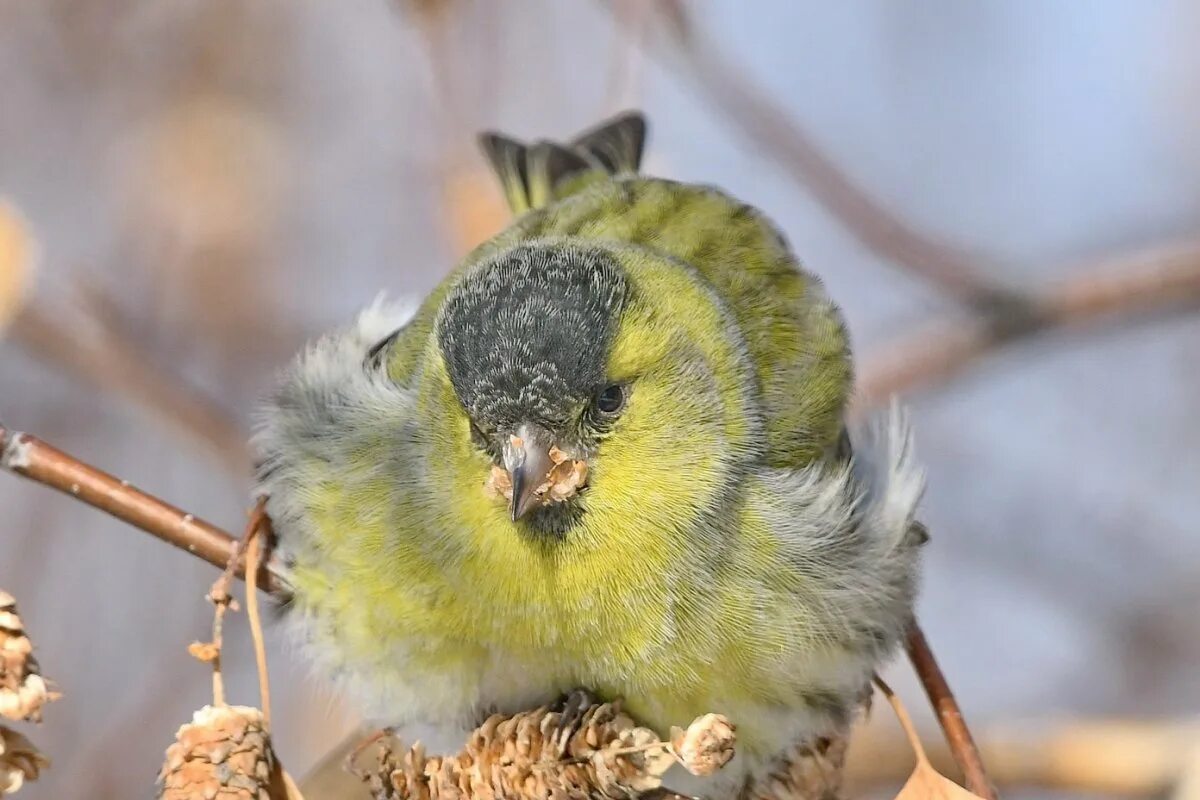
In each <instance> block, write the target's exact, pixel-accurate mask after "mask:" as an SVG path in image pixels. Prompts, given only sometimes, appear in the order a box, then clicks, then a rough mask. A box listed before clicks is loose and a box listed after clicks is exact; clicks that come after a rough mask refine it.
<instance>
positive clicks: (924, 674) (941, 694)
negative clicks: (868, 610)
mask: <svg viewBox="0 0 1200 800" xmlns="http://www.w3.org/2000/svg"><path fill="white" fill-rule="evenodd" d="M904 647H905V651H906V652H907V653H908V659H909V661H911V662H912V665H913V670H914V671H915V672H916V673H917V677H918V678H919V679H920V680H921V685H922V686H924V687H925V694H927V695H928V696H929V703H930V705H932V706H933V711H934V713H935V714H936V715H937V720H938V724H939V725H941V726H942V733H944V734H945V736H946V743H947V744H948V745H949V746H950V753H951V754H952V755H953V756H954V763H956V764H958V768H959V769H961V770H962V773H963V778H964V779H965V780H966V783H967V788H968V789H970V790H971V791H972V792H974V793H975V794H977V795H979V796H980V797H982V798H983V799H984V800H996V787H994V786H993V785H992V782H991V781H990V780H989V779H988V776H987V771H986V770H985V769H984V767H983V758H982V757H981V756H980V755H979V748H978V747H976V745H975V740H974V739H973V738H971V731H970V729H969V728H968V727H967V721H966V720H965V719H964V718H963V714H962V710H961V709H960V708H959V707H958V701H957V700H955V699H954V693H953V692H952V691H950V684H948V683H947V682H946V676H945V675H943V674H942V670H941V668H940V667H939V666H938V663H937V659H935V658H934V657H933V651H932V650H931V649H930V648H929V642H928V640H926V638H925V634H924V632H923V631H922V630H921V627H920V626H919V625H917V623H916V621H914V622H913V624H912V626H911V627H910V628H909V630H908V638H907V639H906V640H905V643H904Z"/></svg>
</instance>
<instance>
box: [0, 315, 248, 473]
mask: <svg viewBox="0 0 1200 800" xmlns="http://www.w3.org/2000/svg"><path fill="white" fill-rule="evenodd" d="M61 319H77V317H76V315H73V314H60V313H54V312H50V311H44V310H43V309H41V308H40V307H39V306H38V305H37V303H36V301H34V302H30V303H29V304H27V305H26V306H25V307H24V308H22V309H21V311H20V312H19V313H18V314H17V316H16V318H15V319H13V321H12V324H11V327H10V328H9V330H8V336H9V337H10V338H11V339H12V340H13V341H15V342H17V343H19V344H21V345H22V346H23V347H25V348H26V349H28V350H29V351H30V352H32V353H34V354H35V355H37V356H38V357H40V358H43V359H45V360H46V361H48V362H50V363H52V364H55V365H57V366H59V367H61V368H63V369H64V370H66V371H67V372H68V373H70V374H71V375H73V376H76V377H78V378H81V379H83V380H85V381H87V382H88V383H90V384H92V385H94V386H96V387H98V388H100V389H103V390H105V391H107V392H111V393H112V394H114V395H116V396H118V397H123V398H125V399H128V400H132V401H133V402H135V403H137V404H138V405H139V406H141V407H142V408H145V409H146V410H147V411H149V412H150V413H151V414H153V415H154V417H155V418H157V419H158V420H160V421H162V422H164V423H166V424H167V425H168V426H169V427H170V428H172V429H174V430H175V431H177V432H179V433H181V434H183V435H184V436H185V437H186V438H187V439H189V440H191V441H193V442H195V443H197V444H199V445H200V446H201V447H202V448H203V449H204V450H205V451H207V452H209V453H211V454H213V455H214V456H216V458H217V459H219V460H220V461H221V463H222V464H224V465H225V466H226V467H227V468H228V469H229V470H230V471H232V472H234V473H236V474H240V475H245V474H247V473H248V472H249V467H250V456H249V451H248V450H247V447H246V441H247V438H248V437H247V435H246V432H245V431H244V430H242V429H241V428H240V427H239V426H238V425H237V424H235V423H234V422H232V421H231V419H230V415H228V414H227V413H226V412H225V411H224V410H223V409H220V408H218V407H217V406H216V404H215V403H213V402H211V401H209V400H207V399H205V398H203V397H202V396H201V395H200V394H199V393H197V392H196V391H194V390H192V389H189V388H185V387H183V386H181V385H180V382H179V379H178V377H177V376H175V375H170V374H167V373H165V372H164V371H163V370H161V369H159V368H158V367H156V366H155V365H154V362H153V361H152V360H151V359H150V358H149V357H148V355H147V354H146V353H145V352H143V351H142V349H141V348H140V347H139V346H138V345H137V344H136V343H135V342H133V341H132V340H131V339H129V338H128V337H126V336H123V335H121V334H120V333H118V332H117V331H115V330H113V329H111V328H110V327H108V326H105V325H103V324H101V321H100V320H99V319H95V320H94V321H95V322H96V323H97V324H96V326H95V329H94V330H93V329H92V327H91V326H88V327H87V328H86V329H85V328H84V327H79V328H76V327H74V326H72V325H68V324H64V323H63V322H61V321H60V320H61Z"/></svg>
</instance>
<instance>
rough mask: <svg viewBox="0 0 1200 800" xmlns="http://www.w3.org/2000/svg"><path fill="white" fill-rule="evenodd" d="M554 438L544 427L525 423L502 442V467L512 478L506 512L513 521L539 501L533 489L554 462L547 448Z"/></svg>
mask: <svg viewBox="0 0 1200 800" xmlns="http://www.w3.org/2000/svg"><path fill="white" fill-rule="evenodd" d="M553 446H554V439H553V437H552V436H551V435H550V432H549V431H547V430H546V429H545V428H542V427H540V426H538V425H533V424H530V423H525V424H523V425H520V426H519V427H518V428H517V432H516V433H515V434H513V435H512V436H510V437H508V441H507V442H505V444H504V453H503V456H504V468H505V469H506V470H508V474H509V477H510V478H511V479H512V505H510V506H509V515H510V516H511V517H512V520H513V522H516V521H517V520H519V519H520V518H521V517H523V516H525V515H526V514H528V513H529V512H530V511H532V510H533V509H535V508H537V506H538V505H539V504H540V503H541V498H539V497H538V495H537V489H538V487H539V486H541V485H542V484H543V483H545V481H546V478H547V476H548V475H549V474H550V470H552V469H554V461H553V460H552V459H551V458H550V448H551V447H553Z"/></svg>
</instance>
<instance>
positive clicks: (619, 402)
mask: <svg viewBox="0 0 1200 800" xmlns="http://www.w3.org/2000/svg"><path fill="white" fill-rule="evenodd" d="M624 407H625V387H624V386H622V385H621V384H619V383H613V384H609V385H608V386H606V387H604V389H603V390H602V391H601V392H600V394H598V395H596V410H597V411H599V412H601V413H602V414H616V413H617V412H618V411H620V410H621V409H622V408H624Z"/></svg>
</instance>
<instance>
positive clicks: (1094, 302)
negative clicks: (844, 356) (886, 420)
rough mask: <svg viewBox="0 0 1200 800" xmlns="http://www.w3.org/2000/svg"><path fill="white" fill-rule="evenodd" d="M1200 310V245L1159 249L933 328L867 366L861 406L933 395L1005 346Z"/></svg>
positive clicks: (859, 395) (876, 356) (890, 347)
mask: <svg viewBox="0 0 1200 800" xmlns="http://www.w3.org/2000/svg"><path fill="white" fill-rule="evenodd" d="M1198 305H1200V244H1192V245H1187V246H1182V247H1173V248H1168V249H1158V250H1155V251H1153V252H1150V253H1147V254H1143V255H1140V256H1135V257H1132V258H1128V259H1125V260H1123V261H1120V262H1118V263H1116V264H1112V265H1109V266H1107V267H1100V268H1090V269H1087V270H1083V271H1081V272H1080V275H1079V277H1076V278H1069V279H1067V280H1065V281H1063V282H1061V283H1059V284H1058V285H1057V286H1053V287H1051V288H1049V289H1045V290H1043V291H1041V292H1039V293H1037V294H1035V295H1033V296H1032V297H1030V298H1029V300H1028V303H1027V304H1026V305H1025V306H1024V307H1023V308H1020V309H1009V310H1008V312H1007V313H1006V312H1004V311H1001V310H999V309H998V310H997V311H996V312H995V313H989V314H984V315H977V316H974V317H970V318H964V319H957V320H951V321H945V322H939V323H935V324H932V325H930V326H928V327H926V328H923V329H921V330H918V331H916V332H914V333H911V334H908V335H907V336H904V337H901V338H900V339H899V340H898V341H896V342H894V343H892V344H890V345H888V346H887V347H886V348H885V349H883V350H881V351H879V352H877V353H874V354H871V355H870V356H869V357H868V358H866V359H865V360H864V363H863V367H862V371H861V376H862V377H861V378H860V380H859V383H858V391H857V402H858V403H859V405H860V407H862V408H872V407H876V406H879V405H881V404H883V403H887V402H888V401H889V399H890V398H891V397H892V396H893V395H896V394H901V393H904V392H907V391H913V390H916V389H928V388H930V387H932V386H934V385H936V384H939V383H943V382H945V381H947V380H949V379H950V378H952V377H954V376H955V375H957V374H958V373H960V372H962V371H963V370H964V369H966V368H967V367H969V366H970V365H971V364H973V363H975V362H976V361H978V360H979V359H980V358H982V357H984V356H986V355H988V354H990V353H992V352H995V351H996V350H999V349H1000V348H1002V347H1003V346H1006V345H1010V344H1013V343H1015V342H1017V341H1020V340H1024V339H1028V338H1031V337H1033V336H1036V335H1039V334H1045V333H1049V332H1052V331H1057V330H1062V329H1066V328H1075V327H1082V326H1084V325H1092V324H1098V323H1102V322H1106V323H1109V324H1118V323H1128V322H1132V321H1135V320H1137V319H1139V318H1142V317H1147V316H1150V315H1153V314H1162V313H1166V312H1168V311H1172V310H1195V309H1196V308H1197V306H1198Z"/></svg>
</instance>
